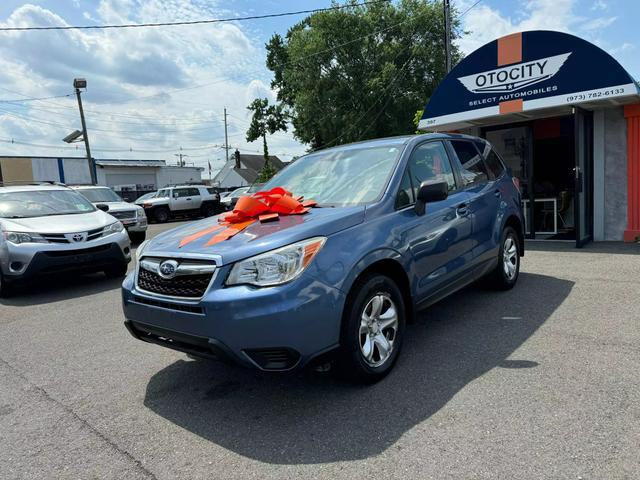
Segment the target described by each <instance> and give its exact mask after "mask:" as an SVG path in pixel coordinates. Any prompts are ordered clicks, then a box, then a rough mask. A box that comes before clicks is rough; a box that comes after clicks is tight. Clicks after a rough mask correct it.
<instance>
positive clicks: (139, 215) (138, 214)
mask: <svg viewBox="0 0 640 480" xmlns="http://www.w3.org/2000/svg"><path fill="white" fill-rule="evenodd" d="M136 218H137V219H138V220H141V219H143V218H147V216H146V215H145V213H144V208H136Z"/></svg>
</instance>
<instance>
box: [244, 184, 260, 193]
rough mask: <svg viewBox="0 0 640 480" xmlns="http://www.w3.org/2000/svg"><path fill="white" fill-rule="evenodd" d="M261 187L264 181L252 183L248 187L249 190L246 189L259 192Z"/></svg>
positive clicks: (249, 191) (248, 191)
mask: <svg viewBox="0 0 640 480" xmlns="http://www.w3.org/2000/svg"><path fill="white" fill-rule="evenodd" d="M262 187H264V183H254V184H253V185H251V186H250V187H249V190H247V193H256V192H259V191H261V190H262Z"/></svg>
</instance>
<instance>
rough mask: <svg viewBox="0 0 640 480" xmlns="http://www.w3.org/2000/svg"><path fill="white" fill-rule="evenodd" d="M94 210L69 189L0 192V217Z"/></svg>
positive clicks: (21, 216)
mask: <svg viewBox="0 0 640 480" xmlns="http://www.w3.org/2000/svg"><path fill="white" fill-rule="evenodd" d="M93 211H95V208H94V206H93V205H92V204H91V203H89V201H88V200H87V199H86V198H84V197H83V196H82V195H80V194H79V193H77V192H74V191H71V190H40V191H35V190H30V191H19V192H5V193H0V217H2V218H30V217H47V216H51V215H72V214H79V213H88V212H93Z"/></svg>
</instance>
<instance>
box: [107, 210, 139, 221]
mask: <svg viewBox="0 0 640 480" xmlns="http://www.w3.org/2000/svg"><path fill="white" fill-rule="evenodd" d="M109 215H111V216H112V217H115V218H117V219H118V220H133V219H134V218H136V211H135V210H122V211H120V212H111V211H110V212H109Z"/></svg>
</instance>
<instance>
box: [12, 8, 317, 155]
mask: <svg viewBox="0 0 640 480" xmlns="http://www.w3.org/2000/svg"><path fill="white" fill-rule="evenodd" d="M84 8H86V6H85V7H84ZM228 15H229V12H227V11H225V10H224V9H223V7H221V6H220V5H218V3H217V2H212V1H209V0H101V2H100V4H99V6H98V8H97V9H96V10H95V11H88V12H86V15H85V18H87V20H90V21H91V23H102V24H108V23H139V22H160V21H175V20H189V19H195V18H198V19H202V18H215V17H221V16H228ZM66 23H67V22H66V21H65V18H64V17H63V16H62V14H61V13H60V11H53V10H51V9H46V8H43V7H40V6H36V5H30V4H26V5H23V6H21V7H18V8H16V9H15V10H14V11H13V12H12V13H11V14H10V15H9V17H8V18H7V19H6V20H5V21H4V22H0V24H1V25H5V26H27V25H65V24H66ZM242 27H244V25H242V24H238V25H236V24H231V23H225V24H212V25H202V26H192V27H167V28H145V29H119V30H103V31H100V30H85V31H74V30H68V31H53V32H52V31H50V32H14V33H8V34H3V35H4V36H3V41H2V42H0V99H15V98H19V97H20V96H19V95H17V94H16V93H12V92H19V93H21V94H24V95H27V96H32V97H46V96H50V95H60V94H67V93H71V91H72V87H71V84H72V80H73V78H75V77H86V78H87V81H88V89H87V91H86V92H85V93H83V100H84V105H85V110H86V115H87V123H88V126H89V130H90V139H91V143H92V150H93V151H95V153H94V155H95V156H99V157H103V158H104V157H113V156H118V157H123V158H136V157H137V158H163V159H166V160H171V161H173V160H174V158H173V153H174V152H175V151H178V148H179V147H180V146H182V147H183V148H184V149H185V152H186V153H188V154H189V155H190V157H189V161H195V162H196V163H197V164H199V165H200V166H206V164H207V160H209V159H211V160H215V159H220V158H223V155H224V151H223V150H220V149H214V148H209V149H207V150H188V149H189V148H191V147H193V146H202V145H210V144H218V145H221V144H222V143H223V142H224V124H223V121H222V117H223V115H222V113H223V108H224V107H225V106H226V107H227V110H228V112H229V113H230V114H232V115H233V116H230V117H229V123H230V124H229V135H230V138H229V143H230V144H231V145H232V146H234V147H236V146H237V147H239V148H240V149H241V150H247V151H248V150H251V151H255V150H260V148H261V145H260V144H259V143H252V144H247V143H246V142H245V141H244V134H245V131H246V128H247V124H248V116H247V111H246V106H247V104H248V103H249V102H250V101H251V100H253V98H257V97H268V98H270V99H271V100H273V99H274V98H275V95H274V92H272V91H271V88H270V87H269V81H270V72H268V71H267V70H266V67H264V62H265V52H264V48H263V45H262V43H261V42H256V41H255V40H254V38H253V37H251V36H248V35H247V34H245V32H244V31H243V28H242ZM21 105H23V106H22V107H19V106H16V105H11V106H8V105H6V104H5V105H3V104H0V139H11V138H14V139H17V140H21V141H28V142H30V143H34V144H48V145H60V146H61V147H65V145H64V144H63V143H62V142H61V141H60V139H61V138H62V137H64V136H65V135H66V134H68V133H69V131H71V130H73V129H75V128H78V127H79V119H78V114H77V106H76V104H75V98H74V97H70V98H63V99H54V100H49V101H44V102H29V103H22V104H21ZM0 145H2V150H3V151H4V152H5V153H15V154H22V155H60V154H65V153H66V154H74V155H78V154H80V155H81V154H82V153H83V152H82V150H80V151H78V152H76V151H75V150H66V149H64V148H55V149H40V148H37V147H32V146H20V145H17V144H13V145H12V144H7V143H1V144H0ZM269 147H270V150H271V152H273V153H278V154H282V153H290V154H300V153H302V152H304V150H305V147H304V146H301V145H300V144H299V143H297V142H296V141H294V140H293V137H292V135H291V134H290V133H287V134H277V135H275V136H273V138H272V140H271V141H270V142H269ZM110 149H111V150H113V149H119V150H122V149H133V152H109V151H108V150H110ZM145 150H148V151H149V152H145ZM151 150H168V151H167V152H166V153H156V152H150V151H151ZM285 158H286V157H285ZM212 163H214V165H216V164H215V162H212ZM218 166H219V165H218Z"/></svg>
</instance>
